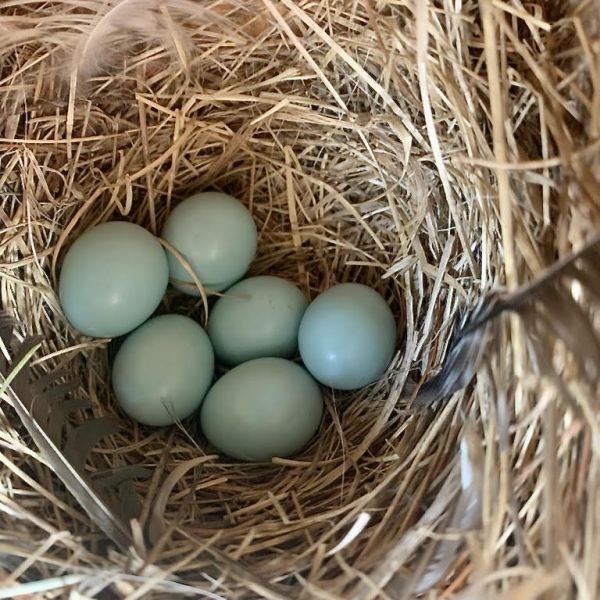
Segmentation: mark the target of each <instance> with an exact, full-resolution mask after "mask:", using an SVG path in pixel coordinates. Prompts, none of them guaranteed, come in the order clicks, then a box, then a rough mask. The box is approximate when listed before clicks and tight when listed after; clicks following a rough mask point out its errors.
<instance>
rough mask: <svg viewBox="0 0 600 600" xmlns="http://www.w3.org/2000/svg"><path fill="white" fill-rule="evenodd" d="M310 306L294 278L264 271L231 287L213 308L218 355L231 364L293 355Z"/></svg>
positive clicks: (211, 332)
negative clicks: (305, 312)
mask: <svg viewBox="0 0 600 600" xmlns="http://www.w3.org/2000/svg"><path fill="white" fill-rule="evenodd" d="M307 306H308V300H307V299H306V296H305V295H304V294H303V293H302V292H301V291H300V290H299V289H298V287H297V286H295V285H294V284H293V283H292V282H291V281H287V280H286V279H282V278H281V277H273V276H269V275H263V276H259V277H249V278H248V279H243V280H242V281H240V282H238V283H236V284H235V285H233V286H232V287H230V288H229V289H228V290H227V292H225V295H224V296H223V297H222V298H220V299H219V300H218V301H217V302H216V304H215V306H214V307H213V309H212V312H211V314H210V318H209V321H208V328H207V330H208V335H209V336H210V339H211V341H212V343H213V348H214V350H215V355H216V357H217V359H218V360H219V361H220V362H222V363H224V364H226V365H229V366H235V365H239V364H240V363H243V362H246V361H248V360H251V359H254V358H261V357H269V356H270V357H280V358H291V357H292V356H294V354H295V353H296V351H297V349H298V328H299V327H300V320H301V319H302V315H303V314H304V311H305V310H306V307H307Z"/></svg>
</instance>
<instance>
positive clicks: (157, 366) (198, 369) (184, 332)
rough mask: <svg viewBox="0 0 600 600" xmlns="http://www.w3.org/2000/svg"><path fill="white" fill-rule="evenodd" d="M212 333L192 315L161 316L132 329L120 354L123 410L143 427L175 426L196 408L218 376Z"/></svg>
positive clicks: (117, 369) (117, 385) (118, 392)
mask: <svg viewBox="0 0 600 600" xmlns="http://www.w3.org/2000/svg"><path fill="white" fill-rule="evenodd" d="M214 364H215V360H214V353H213V350H212V346H211V343H210V340H209V338H208V335H207V334H206V332H205V331H204V329H202V327H200V325H198V323H196V322H195V321H193V320H192V319H190V318H188V317H184V316H182V315H161V316H160V317H155V318H154V319H150V320H149V321H147V322H146V323H144V324H143V325H142V326H141V327H139V328H138V329H136V330H135V331H134V332H133V333H131V334H130V335H129V336H127V338H126V339H125V341H124V342H123V345H122V346H121V347H120V348H119V351H118V352H117V354H116V356H115V360H114V363H113V368H112V384H113V390H114V392H115V396H116V398H117V401H118V403H119V405H120V406H121V408H122V409H123V410H124V411H125V412H126V413H127V414H128V415H129V416H130V417H132V418H133V419H135V420H136V421H138V422H139V423H143V424H144V425H154V426H161V425H170V424H172V423H175V422H177V421H179V420H181V419H185V418H186V417H189V416H190V415H191V414H192V413H193V412H195V411H196V410H197V409H198V407H199V406H200V404H201V403H202V400H203V398H204V396H205V394H206V392H207V391H208V388H209V387H210V384H211V383H212V380H213V376H214Z"/></svg>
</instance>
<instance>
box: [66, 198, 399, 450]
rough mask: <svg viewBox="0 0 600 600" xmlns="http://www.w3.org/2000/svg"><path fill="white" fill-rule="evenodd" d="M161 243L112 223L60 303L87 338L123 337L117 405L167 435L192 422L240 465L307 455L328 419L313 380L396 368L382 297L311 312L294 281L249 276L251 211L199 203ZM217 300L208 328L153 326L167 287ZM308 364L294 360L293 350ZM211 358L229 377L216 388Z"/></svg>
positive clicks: (370, 377) (184, 209) (340, 382)
mask: <svg viewBox="0 0 600 600" xmlns="http://www.w3.org/2000/svg"><path fill="white" fill-rule="evenodd" d="M161 238H162V240H163V244H164V248H166V250H165V249H163V246H162V245H161V243H160V242H159V241H158V239H157V238H155V237H154V236H153V235H152V234H151V233H149V232H148V231H146V230H145V229H143V228H142V227H140V226H139V225H135V224H133V223H127V222H122V221H111V222H107V223H102V224H100V225H97V226H95V227H93V228H92V229H90V230H88V231H86V232H85V233H84V234H83V235H81V236H80V237H79V238H78V239H77V240H76V241H75V242H74V243H73V245H72V246H71V247H70V248H69V250H68V252H67V254H66V256H65V259H64V262H63V265H62V269H61V273H60V281H59V296H60V301H61V305H62V308H63V311H64V313H65V316H66V317H67V319H68V320H69V322H70V323H71V325H72V326H73V327H75V328H76V329H78V330H79V331H80V332H82V333H83V334H85V335H89V336H93V337H116V336H123V335H125V334H128V335H127V337H126V338H125V340H124V341H123V343H122V345H121V347H120V348H119V350H118V352H117V354H116V357H115V360H114V364H113V367H112V385H113V389H114V392H115V396H116V398H117V401H118V403H119V405H120V407H121V408H122V409H123V411H124V412H125V413H127V414H128V415H129V416H130V417H131V418H133V419H135V420H136V421H138V422H140V423H142V424H145V425H151V426H164V425H170V424H173V423H175V422H177V421H179V420H182V419H185V418H187V417H190V416H191V415H193V414H196V413H197V414H198V415H199V417H198V418H199V419H200V425H201V428H202V431H203V432H204V435H205V436H206V438H207V439H208V440H209V442H211V443H212V444H213V445H214V446H215V447H216V448H218V449H219V450H220V451H222V452H223V453H225V454H227V455H229V456H231V457H234V458H238V459H242V460H254V461H255V460H269V459H271V458H272V457H274V456H280V457H284V456H290V455H292V454H294V453H296V452H297V451H299V450H300V449H301V448H302V447H303V446H304V445H305V444H306V443H307V442H308V441H309V440H310V439H311V438H312V437H313V436H314V434H315V433H316V432H317V430H318V429H319V426H320V423H321V419H322V416H323V397H322V393H321V388H320V386H319V383H321V384H323V385H326V386H330V387H333V388H336V389H341V390H351V389H357V388H360V387H362V386H365V385H367V384H369V383H372V382H373V381H375V380H376V379H378V378H379V377H380V376H381V375H382V374H383V372H384V371H385V369H386V368H387V366H388V364H389V362H390V361H391V359H392V356H393V353H394V348H395V342H396V326H395V321H394V318H393V315H392V312H391V310H390V309H389V307H388V305H387V304H386V302H385V301H384V299H383V298H382V297H381V296H380V295H379V294H378V293H377V292H375V291H374V290H372V289H370V288H368V287H366V286H364V285H361V284H356V283H344V284H340V285H336V286H333V287H332V288H330V289H329V290H326V291H325V292H323V293H322V294H321V295H319V296H318V297H317V298H316V299H315V300H314V301H313V302H312V303H310V304H309V303H308V300H307V299H306V297H305V295H304V294H303V293H302V292H301V291H300V290H299V289H298V288H297V287H296V286H295V285H294V284H293V283H291V282H290V281H287V280H285V279H282V278H280V277H273V276H259V277H249V278H246V279H242V278H243V277H244V275H245V274H246V272H247V271H248V269H249V267H250V265H251V263H252V261H253V259H254V257H255V254H256V250H257V239H258V235H257V229H256V225H255V223H254V221H253V219H252V217H251V215H250V213H249V212H248V210H247V209H246V208H245V206H244V205H243V204H242V203H241V202H239V201H238V200H236V199H235V198H233V197H231V196H229V195H227V194H223V193H220V192H204V193H199V194H195V195H193V196H191V197H189V198H188V199H187V200H185V201H183V202H182V203H181V204H179V205H178V206H177V207H176V208H175V209H174V210H173V211H172V212H171V213H170V214H169V216H168V218H167V220H166V223H165V225H164V228H163V230H162V234H161ZM169 281H170V282H171V284H172V285H173V286H174V287H175V288H176V289H178V290H180V291H181V292H183V293H186V294H190V295H200V289H201V288H200V287H199V285H198V284H199V283H201V285H202V286H204V287H205V288H206V289H207V290H209V291H213V292H221V293H222V294H221V297H220V298H219V299H218V300H217V301H216V303H215V304H214V306H213V307H212V309H211V312H210V315H209V319H208V326H207V330H206V331H205V330H204V329H203V328H202V327H201V326H200V325H199V324H198V323H197V322H196V321H194V320H193V319H191V318H188V317H185V316H182V315H177V314H166V315H161V316H155V317H152V315H153V313H154V312H155V310H156V309H157V308H158V306H159V304H160V303H161V301H162V298H163V296H164V293H165V291H166V288H167V285H168V283H169ZM298 353H299V354H300V358H301V359H302V362H303V364H304V367H305V368H303V367H302V366H300V365H299V364H298V363H297V362H294V358H295V357H296V356H297V354H298ZM215 362H218V363H219V364H221V365H223V366H225V367H229V368H230V370H228V371H227V372H226V373H225V374H224V375H223V376H222V377H220V378H219V379H218V380H217V381H216V382H215V381H214V379H215Z"/></svg>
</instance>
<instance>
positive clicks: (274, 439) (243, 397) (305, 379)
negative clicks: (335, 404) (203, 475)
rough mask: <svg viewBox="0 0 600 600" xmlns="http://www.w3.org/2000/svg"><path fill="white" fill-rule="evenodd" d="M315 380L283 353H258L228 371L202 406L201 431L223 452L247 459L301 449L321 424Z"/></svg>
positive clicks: (259, 458) (258, 458)
mask: <svg viewBox="0 0 600 600" xmlns="http://www.w3.org/2000/svg"><path fill="white" fill-rule="evenodd" d="M322 416H323V398H322V395H321V390H320V388H319V386H318V384H317V382H316V381H315V380H314V379H313V378H312V377H311V376H310V375H309V374H308V373H307V372H306V371H305V370H304V369H303V368H302V367H300V366H299V365H297V364H296V363H293V362H291V361H289V360H285V359H282V358H257V359H255V360H251V361H249V362H246V363H243V364H241V365H239V366H237V367H235V368H234V369H232V370H231V371H229V372H228V373H226V374H225V375H224V376H223V377H221V379H219V381H217V383H215V385H214V386H213V387H212V388H211V389H210V391H209V392H208V394H207V395H206V398H205V400H204V402H203V404H202V408H201V409H200V422H201V426H202V431H203V432H204V435H205V436H206V437H207V438H208V440H209V441H210V442H211V443H212V444H213V445H214V446H216V447H217V448H218V449H219V450H220V451H221V452H223V453H224V454H227V455H229V456H232V457H233V458H239V459H242V460H249V461H263V460H270V459H271V458H273V457H274V456H279V457H285V456H290V455H292V454H295V453H296V452H298V451H299V450H301V449H302V448H303V447H304V446H305V445H306V444H307V443H308V442H309V441H310V439H311V438H312V437H313V436H314V435H315V433H316V432H317V430H318V429H319V425H320V423H321V418H322Z"/></svg>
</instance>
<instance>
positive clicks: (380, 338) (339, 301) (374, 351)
mask: <svg viewBox="0 0 600 600" xmlns="http://www.w3.org/2000/svg"><path fill="white" fill-rule="evenodd" d="M395 345H396V323H395V320H394V315H393V314H392V311H391V310H390V308H389V306H388V305H387V303H386V302H385V300H384V299H383V297H382V296H381V295H380V294H378V293H377V292H376V291H375V290H373V289H371V288H369V287H367V286H365V285H361V284H358V283H343V284H340V285H336V286H334V287H332V288H330V289H328V290H326V291H325V292H323V293H322V294H320V295H319V296H317V298H316V299H315V300H314V301H313V302H311V304H310V305H309V306H308V308H307V309H306V312H305V313H304V316H303V318H302V322H301V323H300V330H299V332H298V347H299V350H300V356H301V357H302V360H303V362H304V365H305V366H306V368H307V369H308V370H309V371H310V373H311V374H312V376H313V377H314V378H315V379H317V381H320V382H321V383H323V384H324V385H327V386H330V387H332V388H335V389H339V390H353V389H358V388H361V387H363V386H365V385H368V384H369V383H373V382H374V381H376V380H377V379H378V378H379V377H381V375H383V373H384V372H385V370H386V368H387V367H388V365H389V364H390V361H391V360H392V357H393V355H394V349H395Z"/></svg>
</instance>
